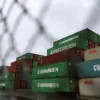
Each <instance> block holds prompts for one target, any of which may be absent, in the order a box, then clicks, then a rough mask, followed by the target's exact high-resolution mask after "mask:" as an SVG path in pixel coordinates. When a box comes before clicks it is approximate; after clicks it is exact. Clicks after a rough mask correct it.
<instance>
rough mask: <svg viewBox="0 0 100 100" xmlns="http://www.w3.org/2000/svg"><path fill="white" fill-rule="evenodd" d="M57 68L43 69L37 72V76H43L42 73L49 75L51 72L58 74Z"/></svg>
mask: <svg viewBox="0 0 100 100" xmlns="http://www.w3.org/2000/svg"><path fill="white" fill-rule="evenodd" d="M58 71H59V70H58V68H48V69H43V70H39V71H38V72H37V74H44V73H51V72H58Z"/></svg>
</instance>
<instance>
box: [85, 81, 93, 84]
mask: <svg viewBox="0 0 100 100" xmlns="http://www.w3.org/2000/svg"><path fill="white" fill-rule="evenodd" d="M84 84H94V82H93V81H84Z"/></svg>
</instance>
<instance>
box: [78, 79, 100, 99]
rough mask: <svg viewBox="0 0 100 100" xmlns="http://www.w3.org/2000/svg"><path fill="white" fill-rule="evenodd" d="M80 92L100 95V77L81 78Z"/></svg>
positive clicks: (92, 95)
mask: <svg viewBox="0 0 100 100" xmlns="http://www.w3.org/2000/svg"><path fill="white" fill-rule="evenodd" d="M78 84H79V93H80V95H81V96H90V97H100V78H99V77H98V78H84V79H79V81H78Z"/></svg>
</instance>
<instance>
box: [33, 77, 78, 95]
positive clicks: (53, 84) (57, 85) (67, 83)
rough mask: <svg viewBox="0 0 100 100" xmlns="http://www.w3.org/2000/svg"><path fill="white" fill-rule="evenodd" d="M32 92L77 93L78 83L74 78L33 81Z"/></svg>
mask: <svg viewBox="0 0 100 100" xmlns="http://www.w3.org/2000/svg"><path fill="white" fill-rule="evenodd" d="M32 90H33V91H35V92H45V93H55V92H57V91H59V92H61V91H62V92H76V90H77V81H76V80H75V79H73V78H68V77H66V78H51V79H38V80H33V81H32Z"/></svg>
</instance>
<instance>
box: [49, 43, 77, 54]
mask: <svg viewBox="0 0 100 100" xmlns="http://www.w3.org/2000/svg"><path fill="white" fill-rule="evenodd" d="M73 47H76V43H72V44H69V45H67V46H63V47H61V48H58V49H55V50H52V51H51V52H50V54H54V53H58V52H61V51H64V50H67V49H70V48H73Z"/></svg>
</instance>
